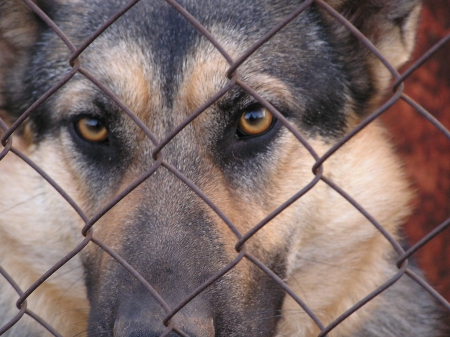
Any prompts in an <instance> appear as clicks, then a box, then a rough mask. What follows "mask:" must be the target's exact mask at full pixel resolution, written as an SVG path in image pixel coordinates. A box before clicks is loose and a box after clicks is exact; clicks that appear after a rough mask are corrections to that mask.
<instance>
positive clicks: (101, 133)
mask: <svg viewBox="0 0 450 337" xmlns="http://www.w3.org/2000/svg"><path fill="white" fill-rule="evenodd" d="M75 128H76V130H77V133H78V135H79V136H80V137H81V138H83V139H84V140H86V141H88V142H92V143H101V142H104V141H106V140H107V139H108V130H107V129H106V127H105V126H104V125H103V124H102V123H101V122H100V121H99V120H98V119H95V118H90V117H85V118H82V119H80V120H79V121H77V122H76V123H75Z"/></svg>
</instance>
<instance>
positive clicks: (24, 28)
mask: <svg viewBox="0 0 450 337" xmlns="http://www.w3.org/2000/svg"><path fill="white" fill-rule="evenodd" d="M54 2H55V3H56V0H55V1H54V0H39V1H35V3H36V4H37V5H38V6H39V7H41V8H43V9H44V11H47V10H48V8H50V7H51V6H53V5H54ZM42 24H43V22H42V21H41V20H40V19H39V18H38V16H37V15H36V14H35V13H34V12H33V11H32V10H31V9H30V8H29V7H28V6H27V5H26V4H25V3H24V2H23V1H20V0H0V117H2V118H3V119H8V118H10V119H11V118H12V119H13V117H12V116H9V111H8V105H9V101H11V100H14V97H13V96H14V95H15V94H16V93H17V91H19V90H20V88H21V86H22V83H21V81H22V75H23V72H24V70H25V68H26V66H27V64H28V62H29V58H30V53H31V52H32V50H33V46H34V45H35V43H36V42H37V39H38V34H39V28H40V25H42Z"/></svg>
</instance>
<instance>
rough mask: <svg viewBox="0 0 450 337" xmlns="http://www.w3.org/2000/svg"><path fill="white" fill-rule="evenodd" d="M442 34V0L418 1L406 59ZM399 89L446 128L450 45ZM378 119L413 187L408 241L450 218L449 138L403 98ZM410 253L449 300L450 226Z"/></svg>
mask: <svg viewBox="0 0 450 337" xmlns="http://www.w3.org/2000/svg"><path fill="white" fill-rule="evenodd" d="M447 34H450V3H449V2H448V0H428V1H424V9H423V12H422V18H421V23H420V28H419V34H418V38H417V46H416V50H415V52H414V54H413V57H412V61H414V60H417V58H419V57H420V55H422V54H423V53H424V52H425V51H427V50H428V49H430V48H431V47H432V46H433V45H434V44H435V43H436V42H438V41H439V40H440V39H441V38H442V37H444V36H446V35H447ZM410 64H411V62H410V63H409V64H408V65H410ZM408 65H406V66H405V67H403V68H402V69H401V70H402V71H401V72H403V71H404V70H405V69H407V67H408ZM405 92H406V94H407V95H409V96H410V97H411V98H413V99H414V100H415V101H416V102H418V103H420V104H421V105H422V106H423V107H424V108H425V109H427V110H428V111H429V112H430V113H431V114H432V115H433V116H435V117H436V118H437V119H438V120H439V121H440V122H441V123H442V124H443V125H444V126H445V127H446V128H447V129H450V43H447V44H446V45H444V47H443V48H442V49H440V50H439V51H438V52H437V53H436V54H434V55H433V57H432V58H431V59H429V60H428V61H427V62H426V63H425V64H424V65H423V66H422V67H421V68H419V69H418V70H417V71H415V72H414V73H413V75H412V76H411V77H410V78H408V80H407V81H406V82H405ZM382 120H383V122H384V123H385V124H386V125H387V127H388V128H389V130H390V131H391V133H392V134H393V136H394V141H395V143H396V144H397V146H398V151H399V153H400V155H401V157H402V158H403V161H404V163H405V165H406V169H407V172H408V174H409V176H410V177H411V179H412V181H413V186H414V187H415V188H416V190H417V197H416V199H415V200H414V203H413V206H414V208H415V211H414V213H413V215H412V217H411V218H410V219H409V220H408V222H407V224H406V228H405V232H406V234H407V236H408V238H409V242H410V243H412V244H413V243H415V242H417V241H418V240H420V239H421V238H422V237H423V236H424V235H426V234H427V233H428V232H430V231H431V230H432V229H433V228H435V227H436V226H438V225H439V224H440V223H442V222H443V221H445V220H446V219H448V218H449V217H450V140H449V139H447V138H446V137H445V136H443V135H442V134H441V133H440V132H439V131H438V130H437V129H436V128H435V127H434V126H433V125H432V124H430V123H429V122H428V121H426V120H425V119H424V118H423V117H421V116H420V115H419V114H418V113H417V112H416V111H415V110H414V109H413V108H411V107H410V106H408V105H407V104H406V103H404V102H398V103H397V104H395V105H394V106H393V107H392V108H391V109H390V110H388V111H387V112H386V113H385V114H384V115H383V116H382ZM415 257H416V260H418V262H419V265H420V266H421V267H422V268H423V269H424V270H425V273H426V276H427V278H428V280H429V281H430V283H431V284H432V285H433V286H435V289H436V290H438V291H439V292H440V293H441V294H442V295H444V296H445V297H446V298H447V300H450V228H447V229H446V230H445V231H444V232H443V233H441V234H439V235H438V236H437V237H436V238H434V239H433V240H432V241H431V242H429V243H428V244H427V245H426V246H425V247H423V248H422V249H421V250H420V251H419V252H418V253H417V254H415Z"/></svg>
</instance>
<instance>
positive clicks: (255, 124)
mask: <svg viewBox="0 0 450 337" xmlns="http://www.w3.org/2000/svg"><path fill="white" fill-rule="evenodd" d="M272 121H273V117H272V114H271V113H270V112H269V110H267V109H266V108H263V107H259V108H256V109H253V110H248V111H246V112H244V113H243V114H242V116H241V118H240V119H239V131H240V132H242V134H243V135H247V136H256V135H260V134H263V133H264V132H266V131H267V130H269V129H270V127H271V126H272Z"/></svg>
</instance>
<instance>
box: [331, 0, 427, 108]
mask: <svg viewBox="0 0 450 337" xmlns="http://www.w3.org/2000/svg"><path fill="white" fill-rule="evenodd" d="M324 1H325V2H326V3H327V4H328V5H330V6H331V7H332V8H333V9H335V10H336V11H337V12H338V13H340V14H341V15H342V16H344V17H345V18H346V19H347V20H348V21H350V22H351V23H352V24H353V26H355V27H356V28H357V29H358V30H359V31H360V32H361V33H363V34H364V35H365V36H366V37H367V38H368V39H369V40H370V41H371V42H372V44H373V45H374V46H375V47H376V48H377V49H378V50H379V51H380V52H381V54H382V55H383V57H384V58H385V59H386V60H387V61H388V62H389V63H390V64H391V65H392V67H393V68H399V67H400V66H402V65H403V64H404V63H405V62H406V61H407V60H408V59H409V57H410V56H411V53H412V51H413V48H414V43H415V36H416V28H417V23H418V19H419V13H420V8H421V3H420V0H324ZM322 13H324V15H323V17H324V18H325V20H326V21H327V22H328V24H329V26H330V33H331V34H332V35H334V37H333V41H336V43H337V46H336V48H338V49H340V50H341V54H342V55H343V61H344V62H345V63H346V64H347V72H348V74H349V80H350V83H351V86H352V88H353V89H352V90H353V91H354V92H355V96H354V98H355V104H356V107H357V108H356V111H358V115H359V116H365V115H366V114H367V113H369V112H371V111H373V109H374V108H375V107H376V106H377V105H378V104H379V103H380V102H381V101H382V99H383V97H384V93H385V92H386V90H387V89H388V88H389V87H390V84H391V83H392V74H391V71H390V70H389V69H388V68H387V67H386V66H385V65H384V64H383V62H382V61H380V59H379V58H378V57H377V56H375V54H373V53H372V52H371V51H370V50H369V48H367V46H365V45H364V43H362V42H361V41H360V40H359V39H358V38H356V37H355V35H353V34H352V33H351V32H350V31H349V29H348V28H347V27H345V26H344V25H343V24H342V23H341V22H339V21H338V20H337V19H336V18H335V17H333V16H332V15H331V14H329V13H328V12H327V11H323V12H322Z"/></svg>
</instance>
